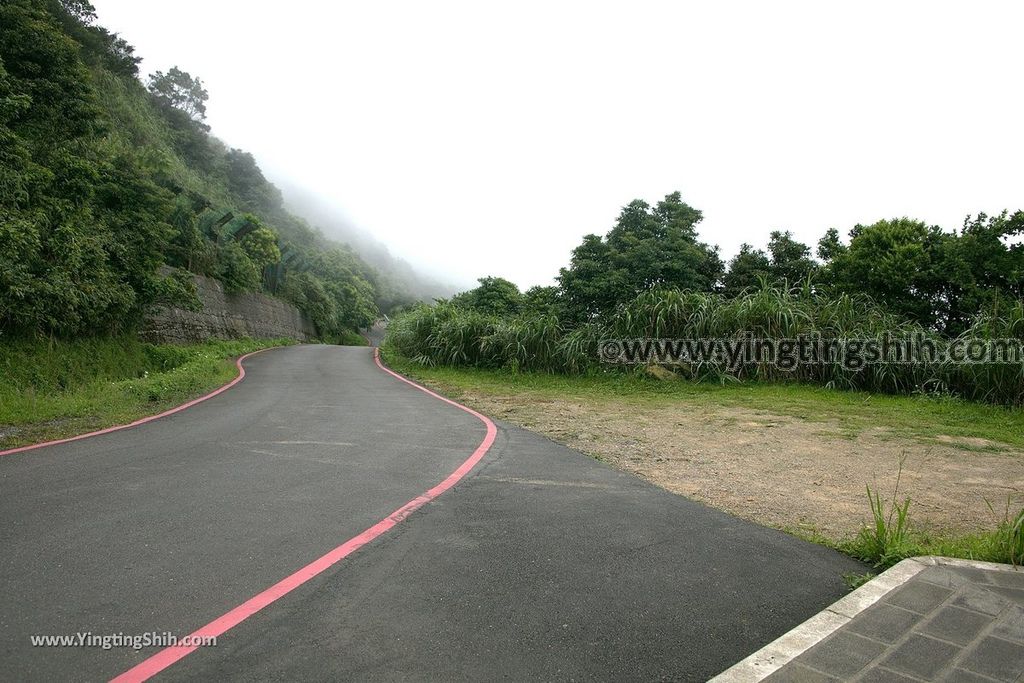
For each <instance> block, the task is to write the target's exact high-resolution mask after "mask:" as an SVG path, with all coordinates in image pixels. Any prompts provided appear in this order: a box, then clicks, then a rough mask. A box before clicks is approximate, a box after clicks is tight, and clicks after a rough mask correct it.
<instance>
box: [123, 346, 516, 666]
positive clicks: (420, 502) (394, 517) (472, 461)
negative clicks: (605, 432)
mask: <svg viewBox="0 0 1024 683" xmlns="http://www.w3.org/2000/svg"><path fill="white" fill-rule="evenodd" d="M373 362H374V363H376V364H377V367H378V368H380V369H381V370H383V371H384V372H386V373H388V374H389V375H392V376H393V377H396V378H398V379H400V380H402V381H403V382H405V383H406V384H408V385H410V386H413V387H416V388H417V389H419V390H420V391H422V392H424V393H427V394H429V395H431V396H433V397H434V398H436V399H440V400H442V401H444V402H445V403H447V404H449V405H453V406H455V407H456V408H459V409H460V410H464V411H466V412H467V413H469V414H470V415H473V416H474V417H476V418H478V419H479V420H480V421H481V422H483V423H484V425H485V426H486V427H487V434H486V435H485V436H484V440H483V441H481V442H480V445H479V446H477V447H476V450H475V451H473V454H472V455H471V456H469V457H468V458H467V459H466V460H465V462H463V463H462V464H461V465H459V466H458V468H457V469H456V470H455V471H454V472H452V473H451V474H449V475H448V477H447V478H446V479H445V480H444V481H442V482H441V483H440V484H438V485H437V486H435V487H434V488H432V489H430V490H429V491H427V492H426V493H423V494H421V495H419V496H417V497H416V498H413V499H412V500H410V501H409V502H408V503H406V504H405V505H403V506H402V507H400V508H398V509H397V510H395V511H394V512H392V513H391V514H390V515H388V516H387V517H385V518H384V519H382V520H381V521H379V522H377V523H376V524H374V525H373V526H371V527H370V528H369V529H367V530H365V531H363V532H362V533H361V534H359V535H358V536H354V537H353V538H350V539H349V540H347V541H345V542H344V543H342V544H341V545H339V546H338V547H337V548H335V549H334V550H332V551H330V552H329V553H327V554H326V555H324V556H323V557H320V558H318V559H316V560H313V561H312V562H310V563H309V564H307V565H306V566H305V567H303V568H302V569H300V570H298V571H297V572H295V573H294V574H292V575H291V576H288V577H286V578H284V579H282V580H281V581H279V582H277V583H275V584H274V585H273V586H271V587H270V588H267V589H266V590H264V591H263V592H262V593H259V594H258V595H256V596H254V597H252V598H249V599H248V600H247V601H245V602H243V603H242V604H241V605H239V606H238V607H235V608H234V609H232V610H231V611H230V612H228V613H226V614H224V615H223V616H220V617H217V618H216V619H214V620H213V621H211V622H210V623H209V624H207V625H206V626H203V627H202V628H200V629H198V630H197V631H194V632H193V633H192V634H190V637H189V638H188V639H186V640H187V641H191V642H202V638H203V637H211V636H212V637H220V636H221V635H222V634H224V633H225V632H226V631H228V630H229V629H231V628H233V627H235V626H237V625H238V624H240V623H242V622H243V621H245V620H246V619H248V618H249V617H251V616H252V615H254V614H256V613H257V612H259V611H260V610H261V609H263V608H264V607H266V606H267V605H270V604H271V603H273V602H274V601H276V600H279V599H280V598H282V597H284V596H285V595H287V594H288V593H290V592H292V591H293V590H295V589H296V588H298V587H299V586H301V585H302V584H304V583H306V582H307V581H309V580H310V579H312V578H313V577H315V576H317V575H318V574H320V573H322V572H324V571H325V570H327V569H329V568H330V567H331V566H333V565H335V564H337V563H338V562H340V561H341V560H343V559H345V558H346V557H348V556H349V555H351V554H352V553H354V552H355V551H356V550H359V548H361V547H363V546H364V545H366V544H367V543H369V542H370V541H372V540H374V539H375V538H377V537H378V536H380V535H381V534H383V533H385V532H387V531H388V530H389V529H391V528H392V527H394V526H395V525H397V524H399V523H400V522H402V521H403V520H404V519H405V518H406V517H408V516H409V515H411V514H412V513H413V512H415V511H416V510H418V509H420V508H421V507H423V506H424V505H426V504H427V503H429V502H430V501H432V500H434V499H435V498H437V497H438V496H440V495H441V494H442V493H444V492H445V491H447V490H448V489H450V488H451V487H453V486H455V484H457V483H458V482H459V480H461V479H462V478H463V477H465V476H466V475H467V474H468V473H469V471H470V470H472V469H473V467H474V466H475V465H476V464H477V463H478V462H480V459H481V458H483V457H484V454H485V453H487V451H488V449H490V447H491V444H493V443H494V437H495V436H496V435H497V433H498V429H497V427H495V426H494V423H493V422H491V420H490V419H488V418H487V417H485V416H483V415H481V414H480V413H478V412H476V411H475V410H473V409H472V408H467V407H466V406H464V405H462V404H461V403H456V402H455V401H453V400H451V399H448V398H445V397H444V396H441V395H440V394H436V393H434V392H433V391H431V390H430V389H427V388H426V387H423V386H420V385H419V384H417V383H416V382H413V381H412V380H410V379H407V378H405V377H403V376H401V375H399V374H398V373H397V372H394V371H393V370H390V369H388V368H386V367H384V364H383V363H381V361H380V350H379V349H378V348H377V347H374V349H373ZM197 638H199V640H198V641H197V640H196V639H197ZM196 649H198V646H196V645H189V646H179V645H175V646H172V647H168V648H165V649H163V650H161V651H160V652H157V653H156V654H155V655H153V656H152V657H150V658H149V659H146V660H144V661H143V662H141V663H139V664H137V665H135V666H134V667H132V668H131V669H129V670H128V671H126V672H124V673H123V674H121V675H120V676H118V677H117V678H114V679H113V680H112V681H111V683H129V682H131V683H135V682H137V681H145V680H147V679H149V678H150V677H152V676H155V675H156V674H158V673H160V672H161V671H163V670H164V669H166V668H167V667H169V666H171V665H172V664H174V663H175V662H177V661H178V660H179V659H182V658H183V657H186V656H187V655H189V654H190V653H192V652H194V651H195V650H196Z"/></svg>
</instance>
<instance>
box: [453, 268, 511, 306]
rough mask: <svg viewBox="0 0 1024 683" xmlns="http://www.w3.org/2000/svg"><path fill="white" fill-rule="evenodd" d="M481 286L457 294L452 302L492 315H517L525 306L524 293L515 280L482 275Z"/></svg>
mask: <svg viewBox="0 0 1024 683" xmlns="http://www.w3.org/2000/svg"><path fill="white" fill-rule="evenodd" d="M477 282H479V283H480V284H479V286H477V287H475V288H473V289H470V290H467V291H465V292H462V293H461V294H456V295H455V296H453V297H452V303H453V304H455V305H457V306H462V307H464V308H473V309H476V310H478V311H480V312H482V313H489V314H492V315H515V314H516V313H519V312H520V310H521V309H522V306H523V295H522V294H521V293H520V292H519V288H518V287H516V285H515V283H514V282H510V281H508V280H506V279H505V278H501V277H482V278H480V279H479V280H477Z"/></svg>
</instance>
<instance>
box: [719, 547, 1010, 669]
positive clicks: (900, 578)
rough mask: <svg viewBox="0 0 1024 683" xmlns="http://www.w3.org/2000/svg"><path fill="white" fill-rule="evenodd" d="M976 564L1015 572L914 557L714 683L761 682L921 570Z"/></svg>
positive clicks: (967, 563) (946, 559)
mask: <svg viewBox="0 0 1024 683" xmlns="http://www.w3.org/2000/svg"><path fill="white" fill-rule="evenodd" d="M937 565H939V566H949V567H973V568H975V569H984V570H987V571H1014V570H1015V568H1014V567H1011V566H1010V565H1008V564H997V563H994V562H980V561H975V560H957V559H953V558H950V557H938V556H933V555H925V556H921V557H912V558H908V559H906V560H903V561H902V562H900V563H898V564H896V565H895V566H893V567H890V568H889V569H887V570H886V571H884V572H882V573H881V574H879V575H878V576H876V577H875V578H873V579H871V580H870V581H868V582H867V583H865V584H864V585H863V586H861V587H860V588H858V589H857V590H855V591H853V592H852V593H850V594H849V595H846V596H844V597H842V598H840V599H839V600H837V601H836V602H834V603H832V604H831V605H829V606H828V607H826V608H825V609H824V610H822V611H821V612H819V613H818V614H816V615H814V616H813V617H811V618H810V619H808V620H807V621H805V622H804V623H802V624H800V625H799V626H797V627H796V628H794V629H793V630H791V631H789V632H788V633H785V634H783V635H782V636H780V637H779V638H777V639H775V640H774V641H772V642H771V643H769V644H767V645H765V646H764V647H762V648H761V649H760V650H758V651H757V652H755V653H753V654H752V655H750V656H749V657H747V658H746V659H743V660H742V661H740V662H737V663H736V664H734V665H733V666H731V667H729V668H728V669H726V670H725V671H723V672H722V673H720V674H718V675H717V676H715V677H714V678H712V679H711V681H712V682H713V683H757V682H758V681H762V680H764V679H765V678H767V677H768V676H770V675H772V674H773V673H775V672H776V671H778V670H779V669H781V668H782V667H783V666H785V665H786V664H788V663H789V662H791V661H793V660H794V659H796V658H797V657H798V656H800V655H801V654H803V653H804V652H806V651H807V650H809V649H811V648H812V647H814V646H815V645H817V644H818V643H820V642H821V641H822V640H824V639H825V638H827V637H828V636H830V635H832V634H833V633H834V632H836V631H837V630H839V629H840V628H842V627H843V626H845V625H846V624H848V623H849V622H850V621H852V620H853V618H854V617H856V616H857V615H858V614H860V613H861V612H863V611H864V610H866V609H867V608H869V607H871V606H872V605H874V604H875V603H876V602H878V601H879V600H881V599H882V598H883V597H885V596H886V595H887V594H889V593H890V592H892V591H894V590H896V589H897V588H899V587H900V586H902V585H903V584H905V583H906V582H907V581H910V580H911V579H912V578H914V577H915V576H917V574H919V573H920V572H922V571H924V570H925V569H927V568H928V567H932V566H937Z"/></svg>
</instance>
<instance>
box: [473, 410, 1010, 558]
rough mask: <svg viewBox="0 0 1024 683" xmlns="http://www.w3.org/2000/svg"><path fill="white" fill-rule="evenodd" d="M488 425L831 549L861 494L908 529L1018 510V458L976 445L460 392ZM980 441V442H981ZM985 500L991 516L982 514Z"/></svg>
mask: <svg viewBox="0 0 1024 683" xmlns="http://www.w3.org/2000/svg"><path fill="white" fill-rule="evenodd" d="M462 400H464V401H466V402H467V403H469V404H470V405H472V406H473V407H475V408H477V409H478V410H481V411H482V412H484V413H486V414H488V415H491V416H492V417H495V418H498V419H502V420H506V421H508V422H512V423H514V424H518V425H521V426H523V427H527V428H529V429H532V430H534V431H537V432H540V433H542V434H545V435H547V436H549V437H550V438H552V439H554V440H555V441H558V442H560V443H563V444H566V445H568V446H571V447H572V448H575V449H577V450H580V451H583V452H584V453H588V454H590V455H592V456H594V457H597V458H599V459H601V460H603V461H605V462H608V463H610V464H612V465H614V466H615V467H617V468H619V469H622V470H625V471H628V472H632V473H634V474H636V475H638V476H640V477H642V478H644V479H646V480H648V481H650V482H652V483H654V484H657V485H658V486H661V487H663V488H665V489H668V490H669V491H673V492H675V493H679V494H682V495H685V496H688V497H690V498H694V499H697V500H700V501H703V502H705V503H708V504H709V505H712V506H714V507H717V508H720V509H723V510H726V511H728V512H730V513H733V514H735V515H737V516H740V517H743V518H746V519H750V520H753V521H756V522H759V523H761V524H766V525H769V526H775V527H779V528H785V529H789V530H794V531H798V530H799V531H803V532H806V533H819V534H821V535H823V536H826V537H829V538H833V539H839V538H843V537H847V536H850V535H852V534H854V533H856V532H857V530H858V529H860V527H861V525H862V523H864V522H866V521H867V520H868V518H869V516H870V513H869V509H868V503H867V494H866V492H865V486H866V485H871V486H872V487H873V488H874V487H877V488H878V489H879V490H880V491H881V492H882V495H883V497H884V498H891V497H892V491H893V486H894V484H895V481H896V474H897V470H898V466H899V461H900V458H901V456H903V455H904V454H905V455H906V460H905V462H904V466H903V474H902V479H901V483H900V495H899V498H900V499H902V498H903V497H904V496H909V497H910V498H911V500H912V503H911V518H912V521H913V523H914V525H915V527H916V528H918V529H921V530H930V531H935V532H954V533H960V532H972V531H981V530H987V529H991V528H993V527H994V526H995V524H996V523H997V521H999V520H1000V519H1002V515H1003V513H1004V512H1005V509H1006V504H1007V498H1008V497H1009V498H1010V499H1012V501H1013V503H1014V504H1016V505H1017V506H1018V509H1019V505H1020V504H1021V503H1022V502H1024V451H1021V450H1019V449H1015V448H1012V447H1010V446H1006V445H1005V444H999V443H996V442H992V441H987V440H984V439H963V438H952V437H950V438H940V439H937V440H930V441H928V442H925V441H922V440H916V439H912V438H907V437H905V436H898V435H895V434H893V433H892V432H891V431H889V430H886V429H884V428H881V427H876V428H870V429H865V430H861V431H859V432H858V433H852V434H851V433H850V431H849V429H848V428H847V429H845V430H844V429H843V428H841V427H840V426H839V425H838V423H833V422H828V421H824V422H822V421H811V420H806V419H801V418H797V417H792V416H786V415H775V414H771V413H768V412H763V411H758V410H752V409H745V408H736V407H726V406H720V405H710V404H692V403H689V402H687V403H673V404H669V405H661V406H657V405H656V406H652V405H650V403H649V402H648V403H643V404H641V403H640V402H636V403H634V402H632V401H629V400H620V399H614V400H610V399H590V398H586V399H581V398H579V397H569V398H564V399H563V398H550V397H548V396H538V395H532V393H531V392H516V393H515V395H486V394H481V393H477V392H473V393H464V394H463V396H462ZM981 442H984V443H981ZM986 501H989V502H990V503H991V504H992V507H993V508H995V513H996V514H993V512H992V511H990V510H989V507H988V505H987V504H986Z"/></svg>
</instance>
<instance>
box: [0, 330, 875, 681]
mask: <svg viewBox="0 0 1024 683" xmlns="http://www.w3.org/2000/svg"><path fill="white" fill-rule="evenodd" d="M245 365H246V369H247V376H246V378H245V381H244V382H241V383H240V384H238V385H237V386H235V387H233V388H232V389H231V390H229V391H227V392H224V393H222V394H220V395H218V396H216V397H214V398H211V399H210V400H208V401H205V402H203V403H200V404H198V405H195V406H193V407H191V408H189V409H188V410H185V411H182V412H179V413H176V414H173V415H170V416H167V417H165V418H161V419H159V420H156V421H152V422H148V423H145V424H142V425H139V426H137V427H133V428H131V429H128V430H123V431H119V432H113V433H108V434H104V435H100V436H96V437H93V438H89V439H83V440H79V441H75V442H70V443H65V444H59V445H54V446H48V447H46V448H41V449H37V450H33V451H27V452H23V453H16V454H13V455H9V456H5V457H3V458H0V516H2V519H3V524H2V525H0V599H2V604H3V608H2V610H0V679H2V680H58V679H59V680H65V679H76V680H101V679H109V678H112V677H115V676H117V675H119V674H122V673H124V672H126V671H130V670H132V668H133V667H135V666H137V665H139V664H140V663H142V662H145V661H147V660H149V659H150V658H151V657H153V655H154V654H156V653H157V652H158V651H159V649H158V648H147V649H143V650H141V651H135V650H133V649H131V648H112V649H109V650H104V649H102V648H98V647H63V648H34V647H32V646H31V643H30V636H31V635H74V634H76V633H92V634H96V635H104V634H114V633H123V634H129V635H135V634H142V633H148V632H158V633H162V632H171V633H173V634H175V635H178V636H182V635H187V634H189V633H192V632H193V631H195V630H196V629H198V628H200V627H202V626H203V625H205V624H209V623H210V622H212V621H214V620H216V619H218V618H219V617H222V616H223V615H225V614H228V613H230V612H231V611H232V610H235V609H237V608H238V607H239V606H240V605H243V604H245V603H246V601H248V600H250V599H251V598H252V597H253V596H255V595H258V594H260V593H261V592H263V591H265V590H266V589H267V588H268V587H270V586H273V585H274V584H276V583H277V582H279V581H281V579H283V578H285V577H287V576H290V575H292V574H293V573H294V572H296V570H298V569H300V568H302V567H305V566H307V565H308V564H309V563H310V562H313V561H315V560H317V558H321V557H323V556H324V554H325V553H328V552H330V551H331V550H332V549H335V548H338V546H339V545H340V544H343V543H344V542H345V541H347V540H348V539H352V538H353V537H357V536H358V535H359V534H361V533H362V532H363V531H364V530H366V529H369V528H372V527H373V526H374V525H375V524H378V523H379V522H380V521H381V520H382V519H385V518H386V517H387V516H388V515H390V514H391V513H393V512H394V511H395V510H397V509H399V508H401V507H402V506H403V505H405V504H406V503H408V502H409V501H410V500H414V499H416V498H417V497H418V496H420V495H421V494H423V493H424V492H425V491H428V490H430V489H431V488H432V487H435V486H436V485H437V484H438V482H441V481H444V480H445V479H446V478H447V477H449V475H450V474H451V473H452V472H453V471H455V470H457V469H458V468H459V467H460V465H463V463H465V462H466V460H467V458H468V457H470V455H471V454H473V453H474V452H475V450H476V449H477V448H478V447H479V446H480V445H481V443H482V442H483V441H484V440H485V439H486V437H487V433H488V429H487V426H486V425H485V423H483V422H481V420H479V419H477V418H476V417H475V416H474V415H472V414H469V413H467V412H465V411H463V410H460V409H458V408H456V407H453V406H452V405H449V404H447V403H445V402H443V401H441V400H438V399H437V398H435V397H433V396H430V395H428V394H427V393H424V392H423V391H420V390H418V389H416V388H414V387H411V386H409V385H408V384H406V383H405V382H403V381H400V379H398V378H395V377H392V376H390V375H389V374H386V373H385V372H383V371H382V370H380V369H379V368H377V367H376V366H375V365H374V362H373V357H372V353H371V350H370V349H367V348H355V347H336V346H315V345H306V346H295V347H286V348H280V349H274V350H270V351H267V352H265V353H261V354H258V355H256V356H253V357H252V358H249V359H248V360H247V361H246V364H245ZM858 570H862V569H861V567H860V565H857V564H856V563H854V562H852V561H850V560H848V559H846V558H843V557H842V556H840V555H838V554H836V553H833V552H831V551H829V550H827V549H824V548H821V547H819V546H815V545H811V544H807V543H804V542H801V541H799V540H797V539H794V538H792V537H790V536H787V535H785V534H782V533H779V532H775V531H772V530H769V529H765V528H762V527H758V526H756V525H752V524H749V523H747V522H743V521H740V520H737V519H735V518H733V517H730V516H728V515H725V514H722V513H719V512H717V511H714V510H711V509H709V508H706V507H704V506H702V505H699V504H697V503H694V502H692V501H689V500H687V499H685V498H681V497H678V496H674V495H672V494H669V493H667V492H665V491H662V490H660V489H657V488H655V487H653V486H650V485H648V484H646V483H644V482H642V481H640V480H638V479H636V478H634V477H632V476H629V475H626V474H623V473H620V472H617V471H615V470H612V469H611V468H608V467H606V466H604V465H602V464H601V463H598V462H596V461H594V460H592V459H590V458H587V457H585V456H582V455H580V454H579V453H576V452H574V451H571V450H569V449H566V448H564V447H562V446H559V445H557V444H554V443H552V442H550V441H548V440H546V439H544V438H542V437H540V436H537V435H535V434H532V433H530V432H527V431H525V430H521V429H518V428H515V427H511V426H509V425H503V424H500V423H499V425H498V432H497V436H496V439H495V441H494V444H493V445H492V446H491V447H490V450H489V451H487V453H486V454H485V455H484V456H483V460H482V461H481V462H480V463H479V464H478V465H476V467H475V468H473V469H472V471H470V472H469V473H468V474H467V475H466V477H465V479H463V480H461V481H460V482H459V483H457V484H456V485H455V487H454V488H453V489H452V490H450V491H448V492H447V493H445V494H444V495H443V496H440V497H438V498H436V499H435V500H433V501H431V502H429V503H427V504H426V505H424V506H423V507H422V509H420V510H419V511H417V512H415V514H413V515H412V516H411V517H409V518H408V519H407V520H406V521H405V522H404V523H402V524H401V525H399V526H396V527H395V528H394V529H392V530H390V531H389V532H388V533H387V534H384V535H383V536H381V537H380V538H376V539H375V540H373V541H372V543H370V544H369V545H367V546H365V547H363V548H362V549H360V550H358V552H355V553H354V554H352V555H351V556H349V557H347V558H346V559H344V561H342V562H339V563H337V564H334V565H332V566H330V567H329V568H326V569H325V570H324V571H322V573H320V574H319V575H317V576H315V577H314V578H311V579H310V580H308V581H306V582H305V583H302V584H301V585H299V586H298V587H297V588H295V589H294V590H292V591H291V592H288V593H287V594H285V595H283V597H280V598H279V599H277V600H275V601H273V602H271V603H270V604H268V605H267V606H266V607H265V608H263V609H262V610H261V611H259V612H258V613H256V614H255V615H253V616H251V617H250V618H248V619H246V620H244V621H242V622H241V623H239V624H238V625H237V626H234V627H233V628H231V629H230V630H228V631H227V632H225V633H224V634H223V635H222V636H220V638H219V639H218V644H217V646H216V647H204V648H199V649H197V650H195V651H194V652H192V653H191V654H189V655H188V656H187V657H184V658H183V659H181V660H180V661H177V662H176V663H173V664H172V665H170V666H169V667H167V668H166V669H164V670H163V671H162V672H161V673H159V675H158V679H161V680H162V679H166V680H177V679H180V680H195V679H221V678H229V679H248V680H251V679H261V680H262V679H278V680H290V679H303V680H348V679H360V680H363V679H374V680H391V679H398V678H413V679H462V680H469V679H481V678H485V679H493V678H500V677H504V678H512V679H579V678H598V679H606V680H610V679H644V680H649V679H651V678H666V679H676V680H700V679H704V678H707V677H708V676H709V675H712V674H714V673H716V672H717V671H719V670H721V669H723V668H725V667H727V666H728V665H730V664H732V663H733V662H735V661H737V660H739V659H741V658H742V657H744V656H745V655H746V654H748V653H749V652H751V651H753V650H755V649H757V648H758V647H760V646H761V645H763V644H765V643H766V642H768V641H770V640H772V639H773V638H775V637H776V636H778V635H780V634H781V633H783V632H785V631H786V630H788V629H789V628H791V627H792V626H794V625H796V624H797V623H799V622H801V621H803V620H804V619H806V618H807V617H809V616H810V615H811V614H813V613H815V612H817V611H818V610H819V609H821V608H822V607H824V606H825V605H827V604H829V603H831V602H832V601H833V600H834V599H835V598H837V597H838V596H839V595H840V594H841V593H842V592H843V582H842V580H841V574H842V573H843V572H848V571H858Z"/></svg>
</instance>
